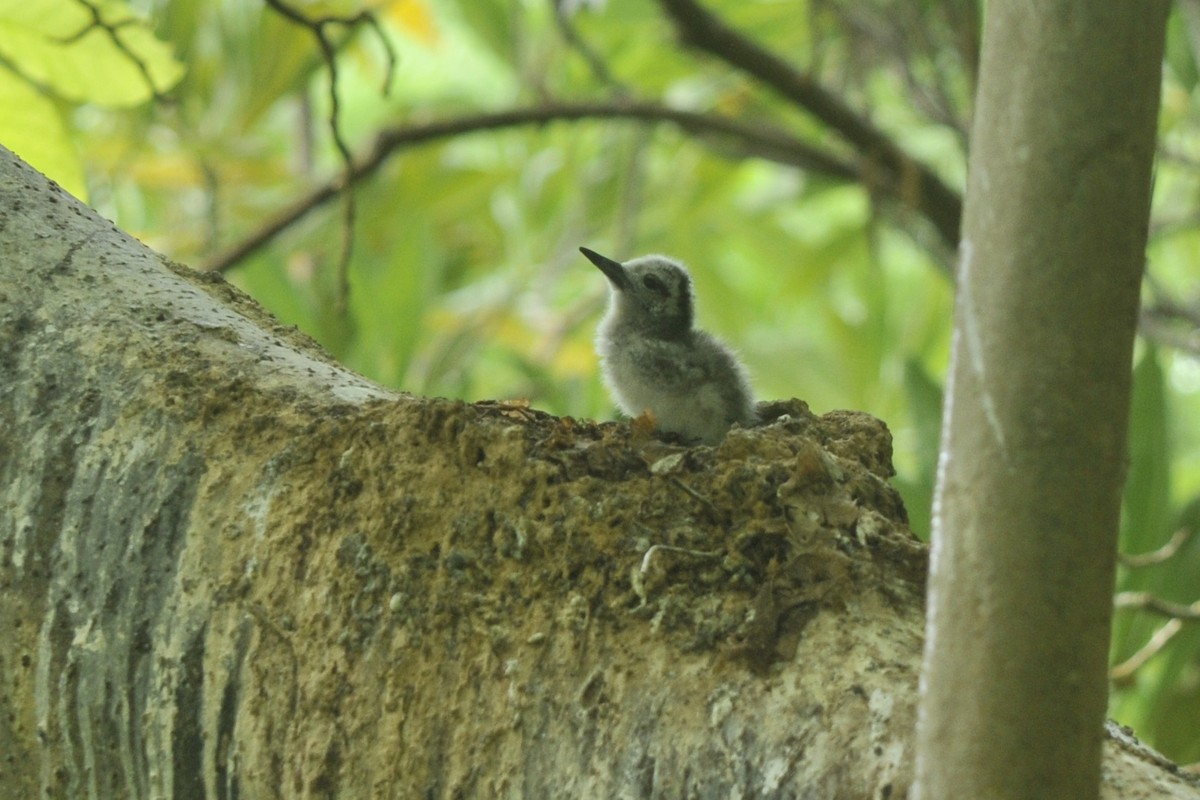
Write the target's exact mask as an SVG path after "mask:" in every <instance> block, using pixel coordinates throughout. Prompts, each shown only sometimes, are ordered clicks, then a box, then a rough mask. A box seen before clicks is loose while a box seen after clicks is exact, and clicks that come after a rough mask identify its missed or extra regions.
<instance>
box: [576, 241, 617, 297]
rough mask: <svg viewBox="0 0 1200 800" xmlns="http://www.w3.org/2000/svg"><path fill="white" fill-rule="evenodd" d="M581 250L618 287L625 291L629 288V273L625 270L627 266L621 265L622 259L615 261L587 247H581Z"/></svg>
mask: <svg viewBox="0 0 1200 800" xmlns="http://www.w3.org/2000/svg"><path fill="white" fill-rule="evenodd" d="M579 252H581V253H583V254H584V255H585V256H587V259H588V261H590V262H592V263H593V264H595V265H596V266H597V267H599V268H600V271H601V272H603V273H604V275H605V276H606V277H607V278H608V279H609V280H610V281H611V282H612V285H613V286H615V287H616V288H617V289H620V290H621V291H624V290H625V289H628V288H629V275H628V274H627V273H626V272H625V267H623V266H621V262H620V261H613V260H612V259H611V258H609V257H608V256H602V255H600V254H599V253H597V252H596V251H595V250H588V249H587V248H586V247H581V248H579Z"/></svg>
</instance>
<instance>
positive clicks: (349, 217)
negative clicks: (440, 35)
mask: <svg viewBox="0 0 1200 800" xmlns="http://www.w3.org/2000/svg"><path fill="white" fill-rule="evenodd" d="M265 2H266V3H267V5H268V6H270V7H271V8H273V9H275V11H276V12H277V13H278V14H280V15H281V16H282V17H284V18H285V19H287V20H289V21H291V22H293V23H295V24H297V25H300V26H301V27H303V28H307V29H308V30H309V31H311V32H312V35H313V38H314V39H316V41H317V46H318V47H320V49H321V58H322V60H323V61H324V62H325V68H326V69H328V70H329V134H330V136H331V137H332V139H333V145H334V147H335V148H337V151H338V155H339V156H340V158H341V161H342V167H343V175H344V179H345V180H344V183H345V186H346V188H347V189H349V188H350V187H351V186H352V185H353V183H354V180H353V177H352V176H353V173H354V156H353V154H352V153H351V152H350V147H349V145H347V144H346V139H345V137H344V136H343V134H342V124H341V117H342V115H341V98H340V96H339V94H338V66H337V47H336V46H335V45H334V43H333V40H332V39H330V38H329V35H328V33H327V32H326V29H327V28H328V27H330V26H331V25H339V26H348V27H351V28H352V27H354V26H356V25H359V24H364V23H365V24H367V25H370V26H371V28H372V30H374V31H375V33H376V35H377V36H378V37H379V40H380V42H382V43H383V47H384V49H385V51H386V52H387V55H388V68H387V77H386V78H385V79H384V84H383V91H384V93H385V94H386V93H387V92H388V91H389V89H390V87H391V75H392V72H393V71H394V70H395V64H396V54H395V52H394V51H393V50H392V46H391V43H390V42H388V39H387V37H386V36H385V35H384V33H383V29H382V28H381V27H380V26H379V22H378V20H376V19H375V16H374V14H372V13H371V12H369V11H363V12H361V13H359V14H354V15H352V16H347V17H336V16H324V17H318V18H315V19H310V18H309V17H306V16H305V15H304V14H301V13H300V12H299V11H297V10H296V9H294V8H292V7H291V6H289V5H287V4H286V3H284V2H283V0H265ZM356 212H357V202H356V200H355V196H354V192H352V191H347V192H346V196H345V203H344V205H343V206H342V246H341V253H340V254H339V256H338V262H337V284H338V292H337V310H338V312H339V313H340V312H344V311H345V310H346V304H347V300H348V298H349V296H350V257H351V256H352V255H353V253H354V225H355V217H356Z"/></svg>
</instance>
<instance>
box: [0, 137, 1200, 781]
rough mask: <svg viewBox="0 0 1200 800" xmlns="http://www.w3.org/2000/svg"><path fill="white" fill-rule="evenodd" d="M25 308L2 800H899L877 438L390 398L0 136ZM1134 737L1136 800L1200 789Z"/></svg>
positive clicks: (11, 383) (838, 424)
mask: <svg viewBox="0 0 1200 800" xmlns="http://www.w3.org/2000/svg"><path fill="white" fill-rule="evenodd" d="M0 298H2V299H3V302H2V303H0V334H2V335H0V641H4V642H5V647H4V648H3V649H2V650H0V684H2V685H3V686H4V687H5V690H4V691H2V692H0V799H2V800H17V798H21V800H24V798H28V797H72V798H73V797H84V796H94V797H102V798H108V797H214V798H216V797H254V798H270V797H295V798H310V797H329V796H338V797H371V796H395V797H410V796H418V797H421V796H424V797H434V798H442V797H484V796H518V797H519V796H524V797H553V796H564V795H569V796H571V797H580V798H609V797H620V796H644V797H651V798H660V797H679V796H695V797H703V796H720V797H729V796H755V797H781V798H782V797H796V796H817V797H854V798H857V797H864V798H865V797H872V798H876V797H888V796H890V797H902V796H904V795H905V793H906V791H907V789H908V786H909V784H910V782H911V774H912V746H911V737H912V730H913V725H914V709H915V693H916V674H917V667H918V663H919V657H920V630H921V617H922V613H921V591H920V586H921V583H922V578H923V570H924V557H925V554H924V550H923V548H921V547H920V546H919V545H918V544H917V543H915V542H914V540H913V539H912V537H911V534H909V533H908V531H907V530H906V528H905V526H904V524H903V521H902V520H903V510H902V507H901V506H900V505H899V502H898V499H897V496H896V494H895V492H894V491H893V490H892V489H891V488H890V487H888V486H887V484H886V482H885V476H886V475H887V474H888V472H889V470H890V464H889V459H890V442H889V438H888V436H887V432H886V429H885V428H884V427H883V426H882V425H881V424H880V423H878V422H877V421H875V420H871V419H870V418H868V417H866V416H865V415H861V414H855V413H850V412H837V413H833V414H829V415H826V416H824V417H815V416H813V415H812V414H811V413H809V412H808V411H807V409H806V408H805V407H804V405H803V404H802V403H798V402H789V403H780V404H774V405H772V406H769V407H768V408H767V409H766V411H767V414H766V416H767V417H768V418H769V419H772V420H775V421H774V422H773V423H772V424H771V425H769V426H767V427H763V428H761V429H756V430H752V431H746V432H737V433H735V434H731V435H730V437H729V438H727V440H726V441H725V443H724V444H723V445H722V446H721V447H720V448H717V449H712V448H693V449H688V450H681V449H679V448H676V447H672V446H670V445H666V444H663V443H659V442H656V441H654V440H646V439H637V438H631V436H630V430H629V427H628V426H626V425H619V424H606V425H601V426H595V425H593V424H590V423H580V422H572V421H569V420H559V419H556V418H553V417H550V416H549V415H546V414H543V413H541V412H538V411H534V410H531V409H527V408H520V407H514V406H505V405H502V404H497V403H479V404H474V405H468V404H465V403H461V402H453V401H447V400H425V399H421V398H414V397H408V396H403V395H397V394H394V393H391V392H387V391H385V390H383V389H381V388H379V387H376V386H374V385H372V384H370V383H369V382H367V381H365V380H363V379H362V378H360V377H358V376H356V375H353V374H351V373H349V372H346V371H345V370H343V369H342V368H340V367H338V366H337V365H336V364H334V363H333V362H332V361H331V360H330V359H329V358H328V356H327V355H326V354H324V353H323V352H321V351H320V350H319V349H318V348H317V347H316V346H315V345H313V344H312V343H311V342H310V341H308V340H307V339H306V338H305V337H303V336H302V335H300V334H297V333H296V332H295V331H292V330H288V329H285V328H283V327H281V326H279V325H278V323H276V322H275V321H274V320H272V319H271V318H270V317H269V316H267V315H266V314H265V313H264V312H263V311H261V309H259V308H258V307H257V306H256V305H255V304H254V303H253V302H252V301H250V300H248V299H247V298H245V297H244V296H243V295H241V294H240V293H238V292H237V291H235V290H233V289H231V288H229V287H228V286H227V285H225V284H224V283H223V282H221V281H220V279H219V278H216V277H209V278H207V279H205V278H202V277H199V276H197V275H196V274H194V273H192V272H190V271H188V270H186V269H184V268H181V267H178V266H176V265H173V264H171V263H170V262H168V261H167V260H166V259H163V258H162V257H160V256H158V255H156V254H154V253H152V252H150V251H149V250H147V249H146V248H145V247H144V246H142V245H141V244H139V243H138V242H136V241H135V240H134V239H132V238H131V237H129V236H126V235H125V234H123V233H120V232H119V231H116V230H115V229H114V228H113V227H112V226H111V224H110V223H108V222H106V221H105V220H103V219H101V218H100V217H98V216H97V215H96V214H95V213H94V212H92V211H91V210H90V209H88V208H86V207H84V206H82V205H81V204H79V203H78V202H77V201H75V200H74V199H73V198H71V197H69V196H67V195H65V194H64V193H63V192H62V191H61V190H60V189H58V188H57V187H54V186H52V185H51V184H49V183H48V182H47V181H46V180H45V179H44V178H42V177H41V176H40V175H38V174H37V173H35V172H34V171H33V170H32V169H30V168H29V167H27V166H25V165H23V164H21V163H20V162H19V161H18V160H17V159H16V158H15V157H14V156H13V155H12V154H11V153H10V152H8V151H6V150H4V149H3V148H0ZM784 412H786V413H787V414H789V415H790V416H789V417H788V418H783V417H780V414H783V413H784ZM647 462H649V463H650V464H652V465H653V467H652V468H651V467H648V466H647ZM668 479H677V480H679V481H680V482H682V483H685V484H686V485H687V486H688V487H689V488H690V489H691V490H692V491H693V492H695V493H696V495H698V497H694V496H691V495H690V494H689V493H685V492H680V491H678V490H677V488H678V487H676V486H672V485H671V484H670V483H669V482H667V483H664V481H668ZM714 509H715V510H716V511H717V512H718V513H714ZM656 546H658V549H657V550H655V549H654V548H655V547H656ZM674 548H678V549H680V550H684V551H687V552H679V550H677V549H674ZM651 552H653V553H654V554H655V555H654V556H653V557H652V558H647V554H648V553H651ZM711 553H718V554H720V555H719V557H713V556H710V555H709V554H711ZM643 565H645V567H644V569H643ZM1110 734H1111V735H1112V738H1111V739H1110V740H1109V744H1108V746H1107V749H1106V757H1107V762H1106V767H1107V768H1106V780H1107V781H1108V783H1107V784H1106V789H1105V792H1106V794H1105V796H1106V797H1108V798H1112V800H1116V798H1118V797H1122V798H1124V797H1128V796H1130V795H1129V794H1128V793H1129V792H1131V791H1135V790H1138V789H1142V790H1144V791H1145V792H1150V791H1153V792H1154V796H1155V797H1157V798H1193V800H1194V798H1196V797H1198V796H1200V791H1198V790H1197V788H1196V785H1195V784H1194V783H1193V782H1191V780H1190V779H1189V778H1187V777H1186V776H1182V775H1179V774H1173V773H1172V772H1171V770H1170V765H1169V764H1165V763H1163V762H1162V760H1161V757H1157V758H1158V760H1155V759H1154V758H1150V757H1147V756H1146V753H1147V752H1149V751H1146V750H1145V749H1144V748H1140V747H1139V746H1138V745H1137V743H1136V741H1132V740H1130V738H1129V737H1128V736H1117V735H1116V734H1115V733H1112V732H1111V731H1110Z"/></svg>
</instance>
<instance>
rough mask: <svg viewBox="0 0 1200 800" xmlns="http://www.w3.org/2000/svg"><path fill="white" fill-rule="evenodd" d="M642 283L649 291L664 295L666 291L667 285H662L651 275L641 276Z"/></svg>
mask: <svg viewBox="0 0 1200 800" xmlns="http://www.w3.org/2000/svg"><path fill="white" fill-rule="evenodd" d="M642 285H643V286H645V287H646V288H647V289H649V290H650V291H652V292H658V293H659V294H661V295H665V294H666V293H667V287H666V286H664V285H663V282H662V281H660V280H659V279H658V278H656V277H654V276H653V275H647V276H646V277H644V278H642Z"/></svg>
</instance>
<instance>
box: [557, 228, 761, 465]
mask: <svg viewBox="0 0 1200 800" xmlns="http://www.w3.org/2000/svg"><path fill="white" fill-rule="evenodd" d="M579 251H580V252H581V253H583V255H584V256H586V257H587V259H588V260H589V261H591V262H592V263H593V264H594V265H596V267H598V268H599V269H600V271H601V272H603V273H604V276H605V277H606V278H608V283H609V288H610V294H609V302H608V310H607V312H606V313H605V315H604V319H603V320H602V321H601V322H600V325H599V327H598V328H597V329H596V352H597V354H598V355H599V356H600V362H601V374H602V376H603V379H604V384H605V386H606V387H607V388H608V391H609V393H610V394H611V395H612V397H613V399H614V400H615V401H616V404H617V406H618V407H619V408H620V409H621V411H623V412H624V413H626V414H628V415H629V416H630V417H635V418H636V417H639V416H641V415H642V414H644V413H646V412H649V414H650V416H651V417H652V418H653V420H654V422H655V423H656V425H657V427H658V429H659V430H660V431H662V432H664V433H673V434H676V435H678V436H679V437H681V438H682V439H684V440H685V441H687V442H689V443H693V442H700V443H701V444H707V445H716V444H719V443H720V442H721V440H722V439H723V438H724V437H725V434H726V433H727V432H728V431H729V429H730V428H731V427H732V426H733V425H734V424H735V423H736V424H738V425H741V426H742V427H743V428H746V427H749V426H751V425H752V424H754V422H755V421H756V418H757V415H756V413H755V405H754V395H753V393H752V391H751V388H750V380H749V376H748V375H747V372H746V368H745V367H744V366H742V363H741V361H739V360H738V357H737V356H736V355H735V354H734V352H733V351H732V350H730V349H729V348H728V347H727V346H726V345H725V344H724V343H723V342H721V340H719V339H717V338H716V337H715V336H713V335H711V334H709V333H706V332H705V331H703V330H700V329H699V328H697V327H695V325H694V317H695V297H694V294H693V290H692V277H691V275H690V274H689V273H688V271H687V268H686V267H685V266H683V264H680V263H679V262H678V261H675V260H674V259H671V258H668V257H667V256H662V255H647V256H641V257H640V258H634V259H632V260H630V261H626V262H624V263H622V262H620V261H615V260H613V259H611V258H608V257H607V256H602V255H600V254H599V253H597V252H595V251H594V250H589V249H588V248H586V247H581V248H579Z"/></svg>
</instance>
